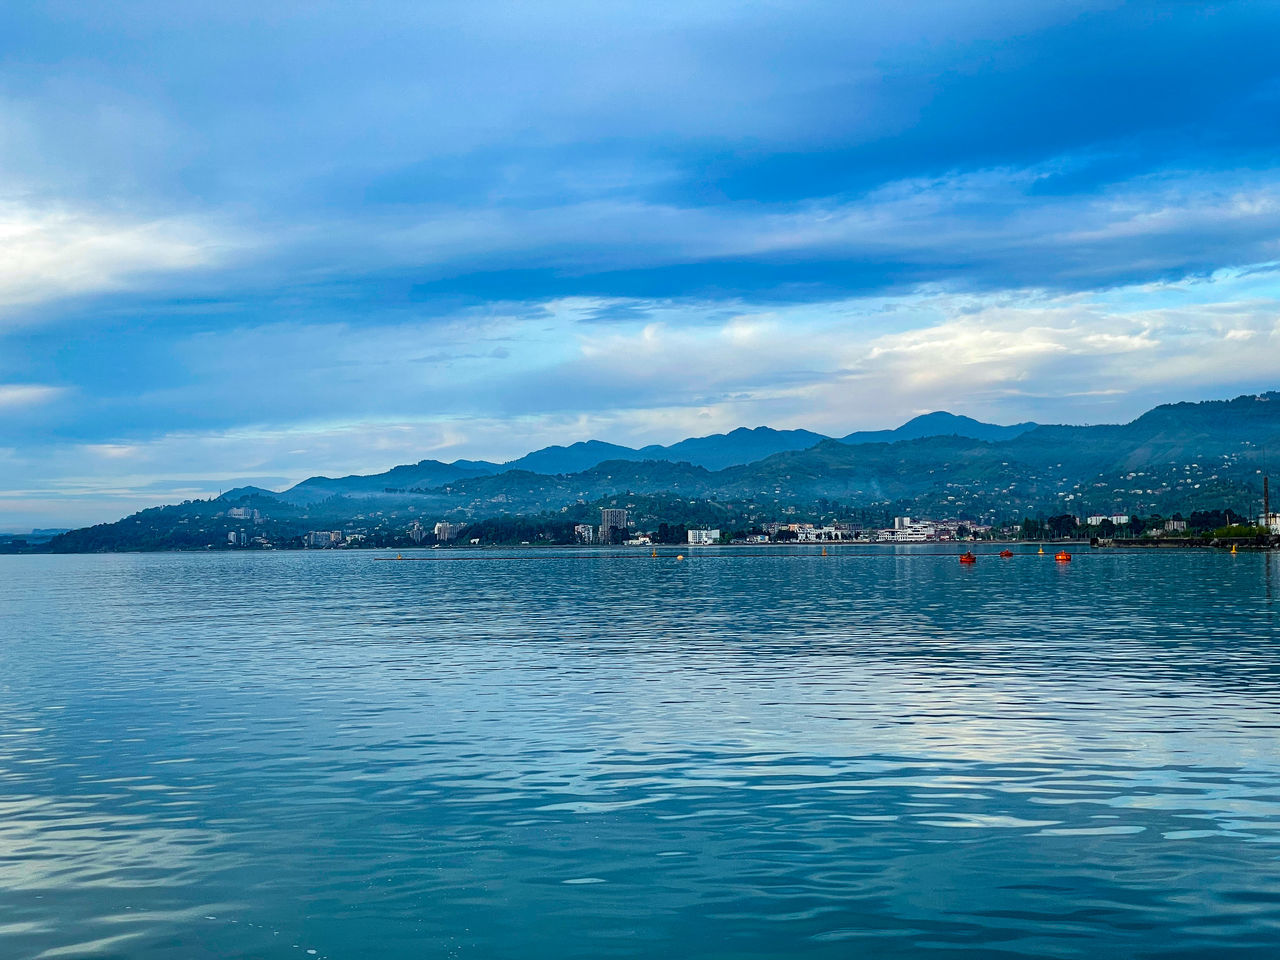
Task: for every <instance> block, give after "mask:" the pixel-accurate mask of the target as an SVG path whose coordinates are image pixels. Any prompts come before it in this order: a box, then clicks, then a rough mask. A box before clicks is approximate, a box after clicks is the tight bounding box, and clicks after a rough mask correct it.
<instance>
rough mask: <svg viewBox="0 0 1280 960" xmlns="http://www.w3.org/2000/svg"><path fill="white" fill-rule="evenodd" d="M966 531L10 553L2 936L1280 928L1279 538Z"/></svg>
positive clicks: (1097, 943)
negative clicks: (908, 543) (937, 545)
mask: <svg viewBox="0 0 1280 960" xmlns="http://www.w3.org/2000/svg"><path fill="white" fill-rule="evenodd" d="M673 552H674V551H673ZM686 552H688V551H686ZM954 553H955V551H947V552H945V553H943V554H939V553H937V552H935V551H931V550H928V549H923V548H900V549H897V550H892V551H891V550H884V551H879V552H874V551H871V550H868V549H866V548H863V549H862V550H860V551H857V552H854V553H848V554H844V553H839V552H835V551H833V555H832V556H828V557H821V556H816V555H814V551H812V550H809V551H807V552H806V551H798V550H797V551H793V552H790V553H783V552H777V553H770V554H769V555H767V556H759V555H756V556H750V555H747V554H746V553H744V552H735V551H731V550H723V551H716V550H708V551H704V552H701V553H696V554H692V555H691V556H690V557H689V559H687V560H685V561H684V562H678V561H676V560H674V559H673V558H671V557H669V556H668V557H664V558H661V559H659V560H651V559H649V558H648V557H647V556H643V557H637V556H636V554H635V553H634V552H632V553H626V554H622V555H621V558H620V557H619V556H618V555H613V556H610V555H607V554H585V553H580V552H579V553H572V552H539V553H535V552H529V551H526V552H524V553H509V554H497V553H491V552H490V553H483V554H463V553H461V552H451V553H447V552H444V551H436V552H435V553H433V554H423V555H422V556H424V557H425V559H424V560H423V561H422V562H412V563H410V562H405V563H388V562H378V561H376V560H375V559H374V557H375V554H373V553H369V552H359V553H328V552H326V553H308V554H296V553H277V554H254V555H248V554H217V555H182V554H160V555H141V556H89V557H4V558H0V612H2V613H3V637H2V638H0V956H3V957H5V958H26V957H93V958H100V957H121V958H125V957H127V958H166V960H167V958H251V957H252V958H296V960H308V958H312V957H316V958H334V960H337V958H365V957H377V958H420V957H476V958H488V957H520V958H531V957H532V958H540V957H555V958H565V957H572V958H588V957H590V958H597V957H699V958H730V957H780V956H796V957H841V958H844V957H874V958H900V957H928V958H944V957H960V956H964V957H1002V958H1015V957H1018V958H1023V957H1025V958H1031V957H1035V958H1043V957H1049V958H1057V957H1089V958H1106V957H1117V958H1119V957H1124V958H1135V957H1167V958H1173V957H1179V958H1190V957H1205V958H1222V957H1270V956H1276V955H1280V643H1278V642H1277V641H1278V639H1280V557H1274V558H1267V557H1264V556H1262V555H1248V556H1246V555H1240V556H1236V557H1231V556H1227V555H1222V554H1208V553H1199V552H1195V553H1192V552H1186V553H1183V552H1172V553H1155V552H1150V553H1118V552H1106V553H1104V552H1090V551H1088V550H1087V549H1083V550H1077V556H1076V557H1075V560H1074V561H1073V562H1072V563H1071V564H1070V565H1069V566H1068V565H1062V566H1059V565H1056V564H1054V563H1053V561H1052V558H1051V557H1039V556H1032V555H1019V556H1018V557H1015V558H1014V559H1012V560H1007V561H1001V560H999V559H997V558H996V557H994V556H984V557H982V558H981V559H980V562H979V563H978V564H977V565H976V567H975V568H973V569H964V568H962V567H961V566H960V565H959V564H958V563H957V562H956V558H955V555H954Z"/></svg>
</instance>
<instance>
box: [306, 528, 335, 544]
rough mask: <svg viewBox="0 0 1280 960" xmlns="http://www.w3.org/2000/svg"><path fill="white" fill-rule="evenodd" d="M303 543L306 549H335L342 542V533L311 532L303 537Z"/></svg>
mask: <svg viewBox="0 0 1280 960" xmlns="http://www.w3.org/2000/svg"><path fill="white" fill-rule="evenodd" d="M303 542H304V543H306V545H307V546H308V547H336V546H337V545H338V544H340V543H341V542H342V531H341V530H312V531H310V532H309V533H308V534H307V535H306V536H305V537H303Z"/></svg>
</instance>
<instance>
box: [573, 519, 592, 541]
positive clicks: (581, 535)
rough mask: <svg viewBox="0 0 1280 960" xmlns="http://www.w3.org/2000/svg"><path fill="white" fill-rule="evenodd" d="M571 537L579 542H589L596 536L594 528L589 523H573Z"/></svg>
mask: <svg viewBox="0 0 1280 960" xmlns="http://www.w3.org/2000/svg"><path fill="white" fill-rule="evenodd" d="M573 537H574V539H575V540H577V541H578V542H579V543H591V542H592V541H593V540H595V538H596V528H595V527H593V526H592V525H591V524H589V523H575V524H574V525H573Z"/></svg>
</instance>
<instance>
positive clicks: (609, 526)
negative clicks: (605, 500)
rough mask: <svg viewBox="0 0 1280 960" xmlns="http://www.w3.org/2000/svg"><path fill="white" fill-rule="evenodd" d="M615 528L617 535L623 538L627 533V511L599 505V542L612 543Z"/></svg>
mask: <svg viewBox="0 0 1280 960" xmlns="http://www.w3.org/2000/svg"><path fill="white" fill-rule="evenodd" d="M615 530H617V531H618V536H619V537H620V538H623V539H625V537H626V534H627V511H625V510H619V509H615V508H611V507H601V509H600V542H601V543H613V541H614V539H615V535H614V531H615Z"/></svg>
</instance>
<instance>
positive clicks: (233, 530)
mask: <svg viewBox="0 0 1280 960" xmlns="http://www.w3.org/2000/svg"><path fill="white" fill-rule="evenodd" d="M955 419H960V418H955ZM953 424H954V420H952V419H946V420H942V419H939V418H937V417H934V418H932V419H931V420H926V422H925V424H923V425H919V426H917V427H916V428H914V429H917V430H920V431H923V432H926V433H930V432H931V431H933V430H934V429H937V428H938V426H939V425H941V426H951V425H953ZM904 426H908V425H904ZM959 426H960V427H961V428H963V429H976V428H971V427H969V425H967V424H963V423H961V424H959ZM979 426H980V427H981V426H985V425H979ZM1020 426H1025V425H1020ZM735 433H738V431H734V433H730V434H725V435H721V436H720V437H711V438H699V439H701V440H705V441H710V442H709V443H708V444H706V445H704V448H703V449H702V450H701V452H700V455H702V456H710V455H712V454H713V453H715V452H716V448H717V445H718V444H720V445H722V449H724V450H727V451H729V452H728V453H725V454H724V455H725V456H729V455H732V452H733V451H734V450H745V449H750V447H749V446H748V445H747V443H745V442H744V441H749V440H750V439H751V438H758V439H760V440H762V441H763V443H764V444H765V445H767V444H769V443H774V442H779V443H782V442H788V441H787V439H786V438H779V437H776V436H773V434H778V433H781V431H769V432H765V433H764V434H763V435H762V434H761V433H760V432H759V431H751V430H749V431H745V433H746V434H748V435H749V437H747V438H744V437H741V436H740V437H737V438H735V437H734V434H735ZM889 433H890V434H892V435H894V436H898V435H899V432H898V431H889ZM792 439H793V440H794V441H795V442H802V441H803V440H807V439H808V437H792ZM847 439H848V438H845V439H844V440H831V439H823V440H820V441H819V442H818V443H816V444H814V445H812V446H809V447H807V448H805V449H800V450H782V451H779V452H776V453H772V454H770V455H768V456H766V457H763V458H761V459H758V460H754V461H752V462H749V463H739V464H733V465H729V466H724V467H720V468H718V469H713V468H709V467H706V466H702V465H699V464H695V463H690V462H687V461H682V462H672V461H670V460H665V459H630V458H615V459H609V460H605V461H604V462H601V463H596V464H594V465H592V466H591V467H589V468H587V469H585V470H578V471H570V472H557V473H537V472H533V471H530V470H512V469H506V467H505V465H503V466H499V465H496V464H486V463H483V462H481V463H469V464H465V465H460V464H442V463H440V462H439V461H435V460H424V461H422V462H420V463H417V464H413V465H406V466H403V467H396V468H395V469H393V470H390V471H387V472H386V473H384V474H376V475H373V476H364V477H361V476H354V477H342V478H338V479H336V480H335V479H328V478H323V477H315V478H312V479H311V480H308V481H305V482H304V483H302V484H299V485H298V487H295V488H293V489H292V490H290V491H285V493H283V494H270V493H269V492H266V491H262V490H261V489H259V488H240V489H238V490H235V491H231V493H229V494H227V495H224V496H223V497H221V498H218V499H214V500H196V501H188V502H186V503H183V504H181V505H176V506H167V507H155V508H151V509H150V510H144V511H142V512H140V513H138V514H135V515H134V516H133V517H130V518H126V519H125V520H122V521H119V522H118V523H115V524H100V525H98V526H96V527H91V528H85V529H83V530H74V531H70V532H68V533H65V534H60V535H58V536H55V537H53V538H52V539H51V540H50V541H49V542H48V543H46V544H32V543H29V542H26V541H21V540H14V541H12V542H11V543H10V544H9V545H8V546H6V545H5V544H3V543H0V549H3V550H6V551H7V552H14V551H26V552H31V551H36V550H50V551H58V552H67V551H99V550H122V549H135V550H136V549H206V548H209V547H212V546H223V547H225V546H226V545H227V544H228V543H229V542H234V543H239V544H243V543H244V538H245V537H246V536H256V537H258V538H261V539H262V540H265V541H269V542H271V543H275V544H281V545H290V544H292V545H299V546H300V545H301V543H302V539H301V538H302V536H303V535H304V534H306V533H307V531H309V530H331V529H338V528H341V529H343V530H346V531H348V532H352V533H356V534H358V535H360V536H364V537H366V541H365V542H368V543H371V544H383V545H394V544H396V543H399V542H404V538H405V536H406V535H407V534H406V531H407V530H408V528H409V525H410V524H411V523H414V522H418V523H420V524H422V525H424V526H428V527H429V525H430V524H431V523H433V522H434V521H436V520H440V519H450V520H457V521H463V522H467V523H472V524H477V523H479V522H480V521H488V520H494V521H495V523H496V522H497V519H498V518H502V517H508V518H510V517H525V518H529V517H538V516H541V517H543V518H548V519H546V521H545V523H546V524H551V525H552V526H554V528H555V529H556V530H559V531H562V532H563V531H564V530H569V531H570V532H571V531H572V526H573V524H574V523H582V522H585V523H590V522H598V521H599V508H600V507H601V506H620V507H623V508H625V509H629V510H633V511H634V512H633V516H632V519H633V521H634V522H635V523H636V524H637V525H640V526H642V527H643V528H644V529H649V528H650V527H654V526H656V525H657V524H659V523H669V524H670V523H676V524H679V523H686V522H695V519H694V518H706V517H707V516H716V515H724V516H726V517H732V518H733V522H734V523H739V524H742V523H745V524H752V523H763V522H766V521H768V520H778V519H784V518H794V519H806V518H807V519H823V518H828V519H829V518H834V517H842V518H846V519H848V518H858V519H860V520H862V521H864V522H885V521H886V519H887V518H889V517H892V516H893V515H895V514H896V515H901V514H912V515H919V516H930V517H935V518H939V519H941V518H957V519H963V520H973V521H979V522H990V523H1001V522H1009V521H1014V520H1017V519H1020V518H1021V517H1023V516H1045V517H1048V516H1057V515H1062V514H1071V515H1074V516H1087V515H1090V514H1094V513H1098V514H1115V513H1127V514H1134V515H1142V516H1146V515H1150V514H1153V513H1160V514H1162V515H1164V516H1170V515H1172V514H1173V513H1174V512H1181V513H1183V514H1191V513H1193V512H1195V511H1202V512H1204V513H1206V514H1207V513H1217V514H1221V513H1223V512H1224V511H1225V510H1227V509H1228V508H1229V509H1231V510H1235V511H1237V513H1238V514H1240V515H1242V516H1245V517H1248V516H1256V514H1257V512H1258V508H1259V499H1260V488H1261V481H1262V470H1263V467H1264V466H1265V464H1266V456H1267V454H1266V451H1268V450H1270V451H1272V452H1273V455H1274V451H1280V393H1267V394H1262V395H1258V396H1245V397H1237V398H1236V399H1234V400H1226V401H1206V402H1203V403H1179V404H1167V405H1164V406H1161V407H1157V408H1155V409H1153V410H1151V411H1149V412H1147V413H1145V414H1143V415H1142V416H1141V417H1138V418H1137V419H1136V420H1133V421H1131V422H1130V423H1127V424H1110V425H1100V426H1035V427H1032V428H1030V429H1027V430H1025V431H1021V432H1018V433H1017V434H1016V435H1014V436H1012V437H1008V438H1005V439H996V440H989V439H982V438H974V437H967V436H963V435H960V434H959V433H957V432H954V431H953V432H950V433H944V434H940V435H937V434H935V435H929V436H922V437H915V438H909V439H901V438H900V439H895V440H893V441H892V442H883V441H881V442H866V441H863V442H858V443H848V442H846V441H847ZM735 445H736V446H735ZM678 446H679V445H678V444H676V445H673V447H678ZM582 447H586V449H585V450H583V449H582ZM582 447H580V448H579V451H578V452H575V453H566V452H565V451H573V447H562V448H559V450H558V451H557V452H556V456H562V457H568V456H581V457H583V459H584V460H585V459H590V458H591V457H594V456H595V455H597V454H599V453H601V452H608V451H609V450H610V448H611V445H609V444H600V445H597V446H594V447H592V446H590V445H582ZM621 449H622V450H623V451H624V452H626V453H627V454H628V457H631V456H637V455H639V454H640V453H641V452H642V451H634V450H630V449H629V448H621ZM645 449H646V450H647V449H650V448H645ZM657 449H658V450H661V451H663V452H664V453H665V452H666V451H668V450H670V449H671V448H661V447H660V448H657ZM757 449H759V448H757ZM539 452H542V451H539ZM695 452H697V448H696V447H695ZM548 462H550V463H553V464H557V465H560V464H564V463H566V462H567V461H566V460H564V459H561V460H559V461H556V460H555V459H554V458H552V456H551V454H548ZM494 471H499V472H494ZM236 506H240V507H245V506H252V507H253V508H254V510H255V511H257V513H256V514H255V515H254V519H253V521H251V522H250V521H248V520H246V519H245V518H244V516H243V513H242V511H235V514H236V515H235V516H233V515H232V513H233V512H232V509H231V508H232V507H236ZM504 522H505V521H504ZM498 526H501V524H498ZM508 526H509V527H511V529H513V530H514V529H522V530H531V529H534V527H531V526H529V524H527V523H526V524H525V525H524V526H520V525H518V524H517V525H515V526H512V525H511V524H508ZM482 528H483V527H482ZM558 535H559V534H557V536H558ZM397 538H399V539H397ZM527 538H528V537H526V536H525V535H524V534H521V535H520V536H519V538H517V542H519V539H527Z"/></svg>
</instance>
